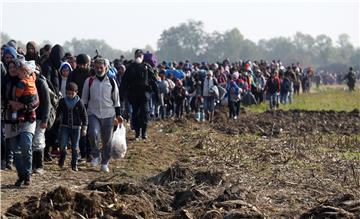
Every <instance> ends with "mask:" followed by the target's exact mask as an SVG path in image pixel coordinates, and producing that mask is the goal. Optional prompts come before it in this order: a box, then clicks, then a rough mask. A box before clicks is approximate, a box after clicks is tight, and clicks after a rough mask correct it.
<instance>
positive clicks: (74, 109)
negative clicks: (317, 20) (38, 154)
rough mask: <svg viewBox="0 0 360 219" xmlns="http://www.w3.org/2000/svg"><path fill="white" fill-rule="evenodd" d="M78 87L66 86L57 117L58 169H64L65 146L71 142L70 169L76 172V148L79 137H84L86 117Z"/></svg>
mask: <svg viewBox="0 0 360 219" xmlns="http://www.w3.org/2000/svg"><path fill="white" fill-rule="evenodd" d="M77 91H78V87H77V85H76V84H75V83H74V82H70V83H68V84H67V85H66V96H65V97H63V98H61V99H60V102H59V107H58V108H57V115H58V116H59V118H61V119H60V159H59V163H58V165H59V167H60V168H64V164H65V159H66V155H67V153H66V146H67V144H68V142H69V138H70V141H71V151H72V155H71V169H72V170H73V171H78V167H77V165H78V164H77V161H78V146H79V140H80V135H81V136H86V132H87V125H88V116H87V112H86V108H85V105H84V103H83V102H82V101H81V99H80V97H79V96H78V95H77Z"/></svg>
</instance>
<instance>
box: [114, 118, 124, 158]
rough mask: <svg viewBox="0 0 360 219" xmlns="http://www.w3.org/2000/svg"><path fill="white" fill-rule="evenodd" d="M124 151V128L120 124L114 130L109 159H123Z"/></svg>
mask: <svg viewBox="0 0 360 219" xmlns="http://www.w3.org/2000/svg"><path fill="white" fill-rule="evenodd" d="M126 150H127V146H126V128H125V126H124V125H123V124H121V125H118V127H117V128H116V130H115V132H114V135H113V138H112V141H111V157H112V158H114V159H115V160H119V159H121V158H124V157H125V154H126Z"/></svg>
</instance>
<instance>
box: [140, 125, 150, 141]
mask: <svg viewBox="0 0 360 219" xmlns="http://www.w3.org/2000/svg"><path fill="white" fill-rule="evenodd" d="M146 130H147V127H146V126H144V127H143V128H142V129H141V138H142V139H144V140H145V139H147V138H148V136H147V131H146Z"/></svg>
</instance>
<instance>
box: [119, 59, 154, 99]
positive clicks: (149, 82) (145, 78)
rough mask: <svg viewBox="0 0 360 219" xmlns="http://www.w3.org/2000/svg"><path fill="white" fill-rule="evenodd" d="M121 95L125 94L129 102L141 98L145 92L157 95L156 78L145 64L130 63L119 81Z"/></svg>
mask: <svg viewBox="0 0 360 219" xmlns="http://www.w3.org/2000/svg"><path fill="white" fill-rule="evenodd" d="M120 89H121V91H120V92H121V93H127V94H128V98H129V100H133V99H136V98H138V97H143V96H145V95H146V93H147V92H151V91H153V92H155V93H157V84H156V77H155V74H154V71H153V69H152V67H151V66H150V65H149V64H147V63H140V64H138V63H135V62H133V63H131V64H130V66H129V67H128V68H127V69H126V71H125V74H124V76H123V78H122V80H121V85H120Z"/></svg>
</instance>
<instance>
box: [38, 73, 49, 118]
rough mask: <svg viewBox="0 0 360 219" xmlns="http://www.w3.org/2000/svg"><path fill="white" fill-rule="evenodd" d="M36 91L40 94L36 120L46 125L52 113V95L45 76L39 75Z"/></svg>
mask: <svg viewBox="0 0 360 219" xmlns="http://www.w3.org/2000/svg"><path fill="white" fill-rule="evenodd" d="M35 84H36V89H37V91H38V94H39V101H40V105H39V107H38V108H37V109H36V111H35V112H36V119H37V120H41V122H43V123H46V122H47V120H48V118H49V113H50V93H49V86H48V84H47V83H46V79H45V78H44V76H43V75H38V76H37V77H36V81H35Z"/></svg>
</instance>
